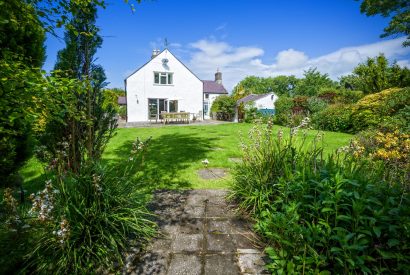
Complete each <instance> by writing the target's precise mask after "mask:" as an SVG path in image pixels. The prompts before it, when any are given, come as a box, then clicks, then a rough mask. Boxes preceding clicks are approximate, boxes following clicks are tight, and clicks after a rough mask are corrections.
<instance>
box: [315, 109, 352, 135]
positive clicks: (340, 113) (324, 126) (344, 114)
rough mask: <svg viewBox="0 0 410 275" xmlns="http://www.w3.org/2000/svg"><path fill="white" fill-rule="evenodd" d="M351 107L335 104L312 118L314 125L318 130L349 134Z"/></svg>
mask: <svg viewBox="0 0 410 275" xmlns="http://www.w3.org/2000/svg"><path fill="white" fill-rule="evenodd" d="M351 112H352V111H351V106H349V105H341V104H333V105H329V107H327V108H326V109H324V110H322V111H320V112H318V113H316V114H314V115H313V116H312V123H313V125H314V127H315V128H316V129H320V130H327V131H337V132H348V131H349V130H350V129H351V127H352V124H351V121H350V116H351Z"/></svg>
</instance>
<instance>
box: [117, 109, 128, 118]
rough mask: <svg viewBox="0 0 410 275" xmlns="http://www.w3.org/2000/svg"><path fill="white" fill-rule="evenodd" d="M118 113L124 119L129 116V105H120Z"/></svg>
mask: <svg viewBox="0 0 410 275" xmlns="http://www.w3.org/2000/svg"><path fill="white" fill-rule="evenodd" d="M118 109H119V110H118V115H119V116H120V117H121V118H122V119H126V118H127V107H125V106H120V107H118Z"/></svg>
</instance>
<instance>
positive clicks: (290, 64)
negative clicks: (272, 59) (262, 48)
mask: <svg viewBox="0 0 410 275" xmlns="http://www.w3.org/2000/svg"><path fill="white" fill-rule="evenodd" d="M308 59H309V58H308V57H307V55H306V54H305V53H304V52H300V51H295V50H294V49H289V50H285V51H281V52H279V53H278V55H277V56H276V67H277V68H279V69H291V68H295V67H299V66H302V65H304V64H305V63H306V61H308Z"/></svg>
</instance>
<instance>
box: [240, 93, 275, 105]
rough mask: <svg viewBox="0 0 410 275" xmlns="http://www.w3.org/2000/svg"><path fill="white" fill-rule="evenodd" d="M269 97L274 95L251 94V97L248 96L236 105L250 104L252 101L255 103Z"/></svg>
mask: <svg viewBox="0 0 410 275" xmlns="http://www.w3.org/2000/svg"><path fill="white" fill-rule="evenodd" d="M268 95H272V93H269V94H261V95H255V94H250V95H247V96H245V97H243V98H241V99H239V100H238V101H237V102H236V103H237V104H240V103H246V102H250V101H255V100H258V99H261V98H264V97H266V96H268Z"/></svg>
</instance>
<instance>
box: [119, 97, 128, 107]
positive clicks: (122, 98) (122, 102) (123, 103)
mask: <svg viewBox="0 0 410 275" xmlns="http://www.w3.org/2000/svg"><path fill="white" fill-rule="evenodd" d="M117 102H118V104H119V105H127V98H126V97H125V96H119V97H118V100H117Z"/></svg>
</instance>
